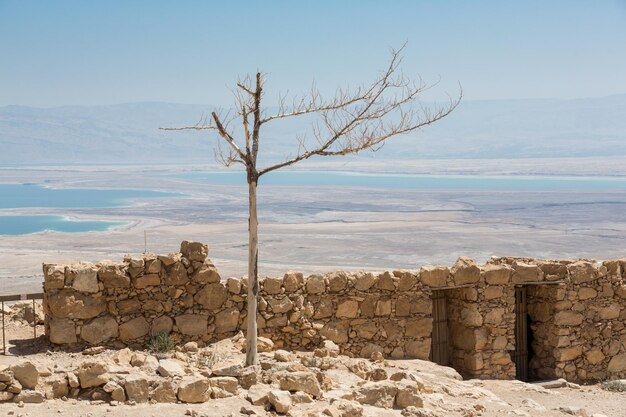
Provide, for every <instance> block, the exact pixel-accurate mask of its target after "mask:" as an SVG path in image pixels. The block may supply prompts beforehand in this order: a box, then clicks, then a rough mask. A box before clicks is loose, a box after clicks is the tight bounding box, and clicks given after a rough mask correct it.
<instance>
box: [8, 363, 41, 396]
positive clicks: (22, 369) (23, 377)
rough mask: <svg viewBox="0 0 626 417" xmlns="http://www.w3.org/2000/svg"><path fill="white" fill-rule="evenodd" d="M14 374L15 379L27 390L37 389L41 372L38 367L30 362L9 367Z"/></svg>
mask: <svg viewBox="0 0 626 417" xmlns="http://www.w3.org/2000/svg"><path fill="white" fill-rule="evenodd" d="M9 370H10V371H12V372H13V378H15V379H16V380H18V381H19V383H20V384H21V385H22V387H23V388H25V389H35V387H36V386H37V382H38V381H39V371H37V367H36V366H35V365H34V364H33V363H32V362H30V361H26V362H21V363H18V364H16V365H13V366H11V367H9Z"/></svg>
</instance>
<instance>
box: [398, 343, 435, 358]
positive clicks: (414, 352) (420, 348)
mask: <svg viewBox="0 0 626 417" xmlns="http://www.w3.org/2000/svg"><path fill="white" fill-rule="evenodd" d="M430 348H431V340H430V338H427V339H422V340H419V339H415V340H410V341H408V342H407V343H406V345H405V348H404V350H405V351H406V355H407V356H408V357H410V358H415V359H422V360H428V358H429V357H430Z"/></svg>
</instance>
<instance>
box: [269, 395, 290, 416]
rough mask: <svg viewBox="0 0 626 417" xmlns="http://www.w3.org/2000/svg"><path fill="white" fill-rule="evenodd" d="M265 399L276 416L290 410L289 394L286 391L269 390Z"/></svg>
mask: <svg viewBox="0 0 626 417" xmlns="http://www.w3.org/2000/svg"><path fill="white" fill-rule="evenodd" d="M267 399H268V401H269V403H270V404H271V405H272V407H274V410H276V413H278V414H287V413H288V412H289V409H290V408H291V394H289V392H288V391H282V390H271V391H270V392H269V393H268V395H267Z"/></svg>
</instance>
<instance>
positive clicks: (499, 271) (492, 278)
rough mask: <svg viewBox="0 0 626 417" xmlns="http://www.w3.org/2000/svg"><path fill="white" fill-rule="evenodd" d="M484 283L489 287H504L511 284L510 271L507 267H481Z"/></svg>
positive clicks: (488, 265)
mask: <svg viewBox="0 0 626 417" xmlns="http://www.w3.org/2000/svg"><path fill="white" fill-rule="evenodd" d="M483 272H484V274H485V281H486V282H487V284H490V285H504V284H508V283H509V282H511V274H512V272H513V271H512V269H511V267H509V266H508V265H495V264H487V265H485V266H484V267H483Z"/></svg>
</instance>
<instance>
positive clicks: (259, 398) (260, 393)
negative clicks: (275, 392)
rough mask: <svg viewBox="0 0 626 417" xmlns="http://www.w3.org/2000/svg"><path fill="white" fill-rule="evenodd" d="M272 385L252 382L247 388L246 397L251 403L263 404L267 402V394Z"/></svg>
mask: <svg viewBox="0 0 626 417" xmlns="http://www.w3.org/2000/svg"><path fill="white" fill-rule="evenodd" d="M270 391H272V387H271V386H269V385H266V384H254V385H252V386H250V388H249V389H248V394H247V396H246V398H247V399H248V401H250V402H251V403H252V405H260V406H265V404H268V403H269V399H268V395H269V393H270Z"/></svg>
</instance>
